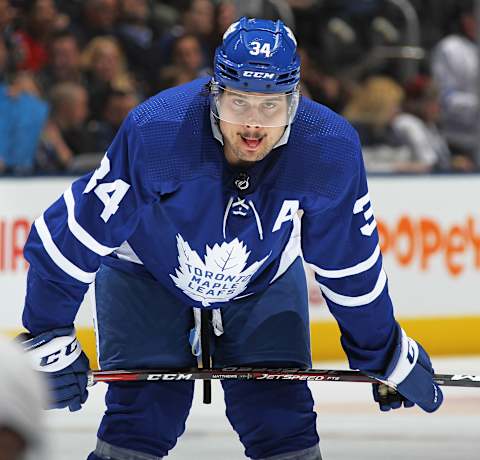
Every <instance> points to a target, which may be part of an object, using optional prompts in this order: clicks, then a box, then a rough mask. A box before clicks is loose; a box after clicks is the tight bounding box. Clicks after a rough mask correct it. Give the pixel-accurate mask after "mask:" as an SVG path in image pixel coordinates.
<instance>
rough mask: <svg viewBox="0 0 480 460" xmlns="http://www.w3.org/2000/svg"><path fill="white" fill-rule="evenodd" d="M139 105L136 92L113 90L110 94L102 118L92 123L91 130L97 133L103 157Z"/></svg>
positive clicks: (97, 148) (97, 141) (98, 144)
mask: <svg viewBox="0 0 480 460" xmlns="http://www.w3.org/2000/svg"><path fill="white" fill-rule="evenodd" d="M139 103H140V101H139V99H138V96H137V95H136V94H135V93H134V92H123V91H115V90H112V91H111V92H110V93H109V94H108V97H107V99H106V101H105V107H104V109H103V112H102V118H101V119H100V120H99V121H98V122H94V123H91V128H92V129H93V130H94V131H95V136H96V150H97V151H98V152H101V153H102V155H103V153H104V152H105V151H106V150H107V148H108V146H109V145H110V144H111V142H112V140H113V138H114V137H115V134H116V133H117V131H118V128H120V125H121V124H122V122H123V120H124V119H125V117H126V116H127V115H128V113H129V112H130V110H132V109H133V108H134V107H135V106H136V105H138V104H139Z"/></svg>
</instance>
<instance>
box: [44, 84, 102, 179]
mask: <svg viewBox="0 0 480 460" xmlns="http://www.w3.org/2000/svg"><path fill="white" fill-rule="evenodd" d="M49 99H50V103H51V115H50V119H49V121H48V123H47V125H46V127H45V130H44V132H43V135H42V145H41V148H40V152H39V158H38V163H39V168H40V169H42V170H44V171H45V170H46V171H55V170H71V169H72V168H74V161H75V157H77V156H79V155H81V154H87V153H92V152H93V151H95V139H94V137H93V135H92V134H91V133H90V132H89V131H88V130H86V125H85V123H86V120H87V117H88V93H87V90H86V89H85V88H84V87H83V86H82V85H79V84H78V83H70V82H67V83H59V84H58V85H55V86H54V87H53V88H52V90H51V91H50V95H49Z"/></svg>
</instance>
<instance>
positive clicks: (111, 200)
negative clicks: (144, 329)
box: [23, 79, 395, 370]
mask: <svg viewBox="0 0 480 460" xmlns="http://www.w3.org/2000/svg"><path fill="white" fill-rule="evenodd" d="M206 83H208V80H207V79H199V80H196V81H193V82H191V83H188V84H186V85H183V86H180V87H177V88H172V89H169V90H166V91H163V92H161V93H159V94H158V95H156V96H155V97H153V98H151V99H149V100H147V101H146V102H144V103H143V104H141V105H139V106H138V107H137V108H136V109H134V110H133V111H132V112H131V113H130V115H129V116H128V117H127V119H126V120H125V121H124V123H123V125H122V127H121V129H120V130H119V132H118V134H117V135H116V137H115V139H114V141H113V142H112V144H111V146H110V148H109V149H108V151H107V152H106V154H105V157H104V158H103V160H102V162H101V164H100V166H99V168H98V169H97V170H96V171H94V172H93V173H92V174H89V175H86V176H84V177H81V178H80V179H78V180H76V181H75V182H73V184H72V185H71V187H70V188H68V189H67V190H66V191H65V192H64V194H63V196H61V197H60V198H59V199H58V200H57V201H56V202H55V203H53V205H52V206H51V207H50V208H48V209H47V210H46V211H45V212H44V213H43V215H42V216H40V217H39V218H38V219H37V220H36V221H35V224H34V225H33V227H32V230H31V233H30V236H29V239H28V242H27V244H26V247H25V257H26V258H27V260H28V261H29V262H30V269H29V273H28V283H27V284H28V285H27V295H26V301H25V309H24V315H23V320H24V325H25V326H26V327H27V329H29V330H30V331H31V332H32V333H34V334H36V333H39V332H42V331H44V330H47V329H51V328H54V327H59V326H65V325H71V324H72V323H73V321H74V318H75V315H76V313H77V310H78V308H79V305H80V303H81V301H82V299H83V297H84V294H85V293H86V290H87V288H88V285H89V283H91V282H92V281H93V280H94V278H95V272H96V271H97V270H98V268H99V266H100V264H101V263H105V264H107V265H112V266H116V267H119V268H121V269H123V270H128V271H130V272H132V273H137V274H138V276H147V277H153V278H154V279H156V280H157V281H158V282H159V283H161V284H162V285H163V286H164V287H165V288H167V289H168V290H169V291H170V292H171V293H172V294H173V295H175V296H176V297H178V298H179V299H181V301H182V302H183V303H184V304H185V305H187V306H192V307H205V308H221V307H222V305H225V303H226V302H231V301H234V300H235V299H238V298H242V297H246V296H249V295H252V294H254V293H256V292H259V291H262V290H264V289H265V288H266V287H267V286H268V285H269V284H271V283H275V280H276V279H277V278H279V277H280V276H281V275H282V274H283V273H284V272H285V271H286V270H287V269H288V267H289V266H290V265H291V263H292V262H293V261H294V260H295V259H296V258H297V257H298V256H299V255H303V257H304V259H305V261H306V262H308V263H309V264H311V266H312V267H313V269H314V271H315V274H316V278H317V280H318V282H319V284H320V288H321V290H322V292H323V295H324V297H325V299H326V301H327V304H328V307H329V309H330V311H331V312H332V313H333V315H334V316H335V318H336V320H337V321H338V323H339V326H340V329H341V331H342V344H343V346H344V348H345V350H346V352H347V355H348V357H349V360H350V365H351V366H352V367H354V368H359V369H364V370H379V369H382V368H383V367H384V365H385V363H386V362H387V360H388V354H389V353H390V350H391V348H392V346H393V342H392V341H393V340H394V338H393V335H394V334H393V331H394V328H395V320H394V317H393V311H392V310H393V309H392V304H391V301H390V298H389V295H388V291H387V278H386V275H385V272H384V270H383V268H382V257H381V254H380V248H379V242H378V235H377V231H376V222H375V219H374V216H373V212H372V206H371V204H370V199H369V195H368V189H367V182H366V177H365V171H364V166H363V161H362V155H361V147H360V144H359V140H358V136H357V134H356V132H355V131H354V129H353V128H352V127H351V126H350V125H349V124H348V123H347V122H346V121H345V120H344V119H343V118H342V117H340V116H338V115H337V114H335V113H334V112H332V111H330V110H329V109H327V108H326V107H324V106H322V105H320V104H317V103H314V102H312V101H310V100H308V99H306V98H302V100H301V103H300V106H299V110H298V114H297V117H296V120H295V122H294V123H293V124H292V126H291V129H290V132H289V133H288V132H287V133H286V134H285V136H284V137H285V138H286V137H287V135H288V141H287V142H280V144H282V145H278V146H277V147H276V148H275V149H274V150H273V151H272V152H271V153H270V154H269V155H267V157H266V158H264V159H263V160H261V161H259V162H257V163H255V164H254V165H253V166H251V167H249V168H248V169H238V168H233V167H232V166H230V165H229V164H228V163H227V162H226V160H225V157H224V153H223V146H222V143H221V137H219V133H218V128H217V127H216V126H215V122H214V121H213V120H212V119H211V115H210V108H209V98H208V91H207V90H206V87H205V85H206ZM300 210H301V213H300V214H301V219H300V218H299V211H300Z"/></svg>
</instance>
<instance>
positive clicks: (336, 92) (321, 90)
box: [297, 47, 347, 112]
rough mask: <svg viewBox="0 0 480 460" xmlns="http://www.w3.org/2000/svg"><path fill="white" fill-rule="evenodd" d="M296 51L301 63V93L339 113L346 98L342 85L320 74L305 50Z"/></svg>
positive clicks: (332, 78) (329, 76) (337, 80)
mask: <svg viewBox="0 0 480 460" xmlns="http://www.w3.org/2000/svg"><path fill="white" fill-rule="evenodd" d="M297 50H298V53H299V54H300V58H301V61H302V69H301V81H300V84H301V86H302V93H303V94H305V95H306V96H308V97H310V98H311V99H313V100H314V101H317V102H319V103H320V104H324V105H326V106H328V107H329V108H331V109H332V110H335V111H336V112H341V111H342V109H343V107H344V104H345V102H346V101H345V98H346V97H347V95H346V89H345V87H344V84H343V83H342V82H341V81H340V80H339V79H338V78H336V77H334V76H333V75H328V74H326V73H325V72H322V70H321V69H320V67H319V66H318V65H317V63H316V62H314V61H313V59H312V58H311V55H310V53H309V52H308V51H307V50H306V49H305V48H302V47H299V48H298V49H297Z"/></svg>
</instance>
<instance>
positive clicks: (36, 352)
mask: <svg viewBox="0 0 480 460" xmlns="http://www.w3.org/2000/svg"><path fill="white" fill-rule="evenodd" d="M18 340H19V341H20V343H21V344H22V345H23V347H24V349H25V351H26V352H27V354H28V355H29V356H30V358H31V359H32V361H33V367H34V369H36V370H38V371H41V372H46V373H47V374H48V379H47V380H48V383H49V390H50V408H51V409H60V408H63V407H68V408H69V409H70V411H71V412H73V411H77V410H79V409H80V408H81V406H82V404H83V403H84V402H85V401H86V400H87V397H88V391H87V372H88V371H89V370H90V365H89V362H88V358H87V356H86V355H85V353H84V352H83V351H82V348H81V346H80V343H79V342H78V340H77V338H76V337H75V329H73V327H67V328H59V329H53V330H51V331H48V332H44V333H43V334H40V335H37V336H35V337H32V336H31V335H30V334H20V336H19V337H18Z"/></svg>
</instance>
